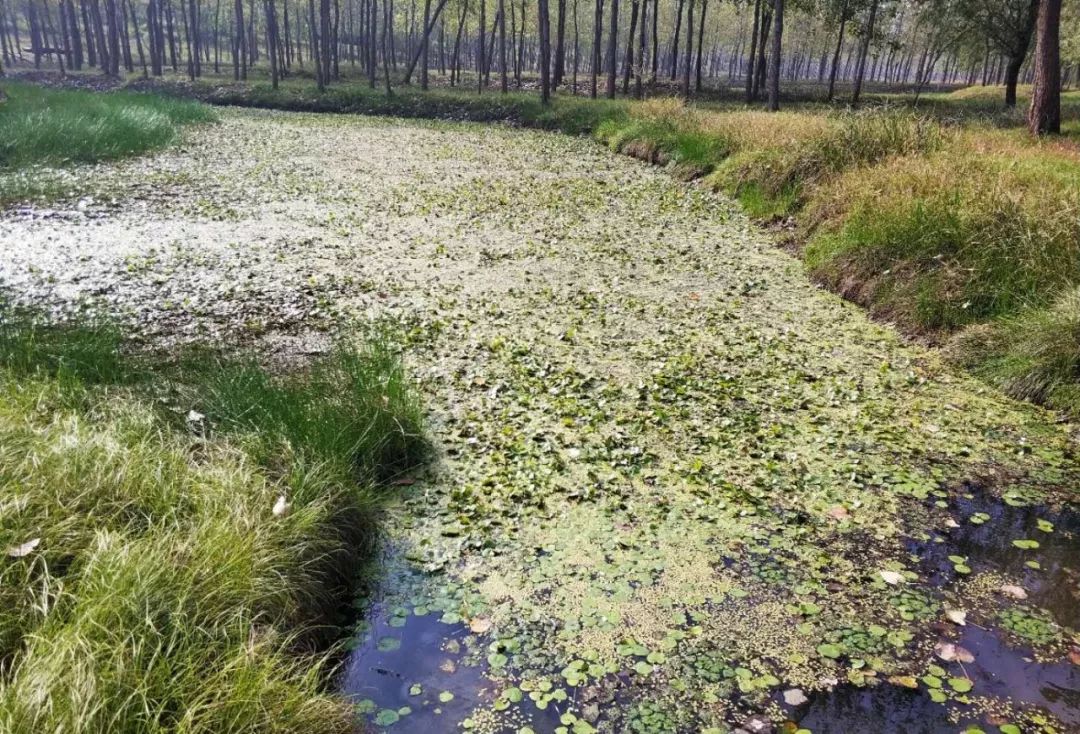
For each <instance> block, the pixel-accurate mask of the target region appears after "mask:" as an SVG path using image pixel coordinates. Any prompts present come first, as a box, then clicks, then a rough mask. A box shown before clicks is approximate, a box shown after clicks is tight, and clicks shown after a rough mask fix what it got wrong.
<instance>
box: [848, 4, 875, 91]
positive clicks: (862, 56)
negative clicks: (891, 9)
mask: <svg viewBox="0 0 1080 734" xmlns="http://www.w3.org/2000/svg"><path fill="white" fill-rule="evenodd" d="M877 8H878V0H872V2H871V3H870V17H869V18H868V19H867V21H866V32H865V33H864V34H863V38H862V44H861V47H860V48H859V65H858V66H857V67H856V69H855V89H854V90H853V91H852V93H851V104H853V105H857V104H859V95H860V94H861V93H862V85H863V75H864V74H865V73H866V56H867V54H868V53H869V51H870V39H871V38H872V37H873V35H874V20H875V19H876V18H877Z"/></svg>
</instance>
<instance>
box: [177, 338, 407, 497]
mask: <svg viewBox="0 0 1080 734" xmlns="http://www.w3.org/2000/svg"><path fill="white" fill-rule="evenodd" d="M181 375H182V376H181V379H180V381H181V382H182V385H183V386H182V387H181V392H182V394H183V395H184V399H185V400H187V401H188V402H189V403H190V404H191V405H193V406H196V408H197V410H198V411H199V412H201V413H204V414H205V415H206V416H207V419H208V420H209V422H210V424H211V426H212V427H214V428H217V429H219V430H224V431H228V432H241V433H247V434H251V435H253V436H255V437H257V439H258V444H259V445H258V454H259V455H260V456H264V457H266V459H267V460H271V457H273V456H274V454H275V453H276V452H277V451H278V450H280V448H281V446H282V445H286V446H288V447H289V449H290V450H291V451H292V452H295V453H296V454H297V455H298V456H300V457H303V458H304V460H306V461H311V462H323V463H330V464H334V465H337V466H338V468H340V469H342V470H344V471H346V472H348V473H352V474H354V475H355V476H356V478H357V479H358V480H361V481H385V480H388V479H391V478H393V477H394V476H396V475H397V474H399V473H400V472H403V471H407V470H409V469H410V468H412V467H414V466H416V465H417V464H418V463H419V462H420V461H421V460H422V459H423V457H424V455H425V452H426V444H425V443H424V440H423V438H422V434H421V429H420V426H421V424H422V412H421V409H420V405H419V403H418V402H417V401H416V399H415V396H414V395H413V393H412V390H411V386H410V385H409V383H408V381H407V380H406V378H405V375H404V372H403V370H402V367H401V364H400V362H399V360H398V358H397V355H396V353H395V352H394V351H393V350H392V349H391V347H390V343H389V339H388V337H387V335H386V334H381V333H373V334H371V335H369V337H368V338H367V339H366V340H365V341H363V342H362V343H359V344H358V343H353V342H351V341H344V340H343V341H341V342H340V343H339V344H337V345H336V346H335V347H334V349H333V350H332V351H331V352H330V353H329V354H328V355H327V356H325V357H324V358H322V359H320V360H318V361H316V362H315V363H314V364H313V365H311V366H310V367H309V368H307V369H305V370H302V371H300V372H296V373H293V374H287V375H274V374H271V373H270V372H268V371H267V370H266V369H265V368H264V367H262V366H261V365H260V364H259V363H258V362H256V361H254V360H250V359H248V360H236V359H229V358H209V359H206V358H198V359H189V360H187V361H186V362H185V364H184V365H183V367H182V369H181Z"/></svg>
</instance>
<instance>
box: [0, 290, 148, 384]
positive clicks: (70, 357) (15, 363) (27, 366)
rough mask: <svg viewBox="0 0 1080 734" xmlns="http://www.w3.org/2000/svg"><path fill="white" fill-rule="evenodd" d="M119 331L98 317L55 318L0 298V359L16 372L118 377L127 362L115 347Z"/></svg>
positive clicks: (102, 379) (103, 379) (99, 379)
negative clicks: (75, 319) (43, 315)
mask: <svg viewBox="0 0 1080 734" xmlns="http://www.w3.org/2000/svg"><path fill="white" fill-rule="evenodd" d="M121 341H122V337H121V334H120V330H119V329H117V328H116V326H115V325H113V324H111V323H108V322H106V321H102V320H85V321H81V322H73V321H65V322H56V321H51V320H49V319H46V318H43V317H42V316H41V314H40V313H39V312H37V311H34V310H31V309H27V308H22V307H19V306H16V305H13V304H11V303H8V302H7V301H5V300H3V299H2V298H0V364H3V365H4V366H6V367H7V368H8V369H9V370H12V371H14V372H16V373H19V374H24V375H39V376H45V377H55V378H57V379H59V380H61V381H65V382H66V381H71V380H78V381H82V382H86V383H118V382H123V381H126V380H128V379H130V378H131V377H132V376H133V375H132V372H131V368H132V364H131V363H130V362H127V361H125V360H124V359H123V358H122V356H121V353H120V348H121Z"/></svg>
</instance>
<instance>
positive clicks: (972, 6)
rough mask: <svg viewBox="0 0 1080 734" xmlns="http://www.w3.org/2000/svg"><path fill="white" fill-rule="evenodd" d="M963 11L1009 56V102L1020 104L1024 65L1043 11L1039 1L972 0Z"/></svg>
mask: <svg viewBox="0 0 1080 734" xmlns="http://www.w3.org/2000/svg"><path fill="white" fill-rule="evenodd" d="M962 12H963V13H964V16H965V17H966V18H967V19H970V20H971V21H972V22H973V24H974V25H975V26H976V27H978V28H980V29H981V30H982V32H983V33H984V34H986V40H987V42H988V43H989V44H990V46H992V47H993V49H994V50H996V51H997V52H998V53H999V54H1001V55H1002V56H1004V57H1005V59H1006V60H1007V61H1006V64H1005V104H1006V105H1007V106H1009V107H1015V106H1016V84H1017V81H1018V80H1019V78H1020V68H1021V67H1022V66H1023V65H1024V60H1025V59H1026V58H1027V52H1028V47H1029V46H1030V45H1031V37H1032V35H1033V34H1034V31H1035V19H1036V17H1037V16H1038V14H1039V0H968V1H967V2H966V3H965V4H964V6H963V8H962Z"/></svg>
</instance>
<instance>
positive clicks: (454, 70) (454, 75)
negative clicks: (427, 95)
mask: <svg viewBox="0 0 1080 734" xmlns="http://www.w3.org/2000/svg"><path fill="white" fill-rule="evenodd" d="M468 12H469V3H468V1H467V0H466V2H464V3H462V5H461V19H460V20H459V21H458V27H457V35H456V36H455V37H454V56H453V58H452V59H451V60H450V86H451V87H452V86H454V83H455V82H457V81H460V78H461V72H460V68H461V67H460V66H458V59H459V58H460V56H459V54H460V52H461V33H462V31H463V30H464V29H465V15H466V14H467V13H468Z"/></svg>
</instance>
